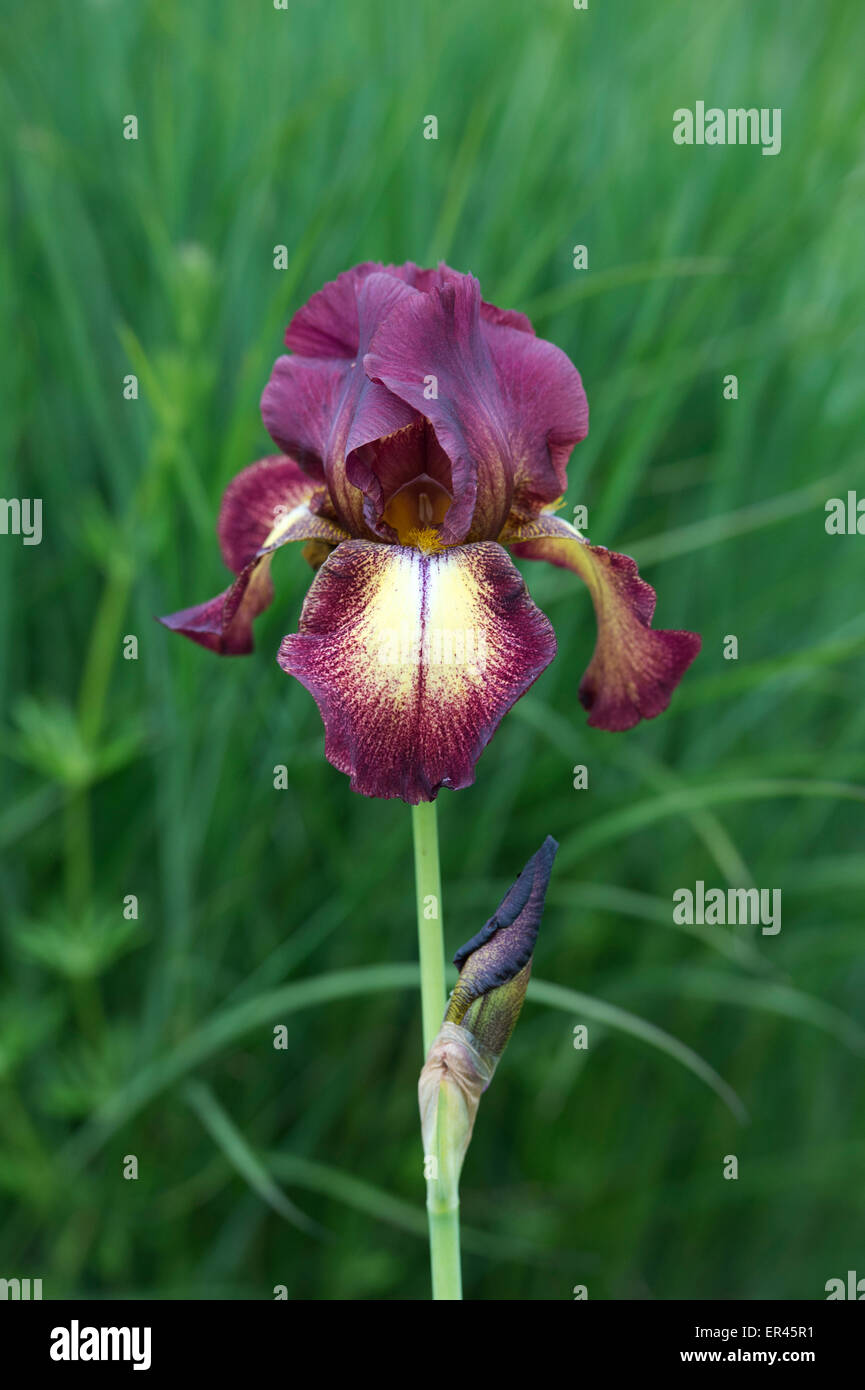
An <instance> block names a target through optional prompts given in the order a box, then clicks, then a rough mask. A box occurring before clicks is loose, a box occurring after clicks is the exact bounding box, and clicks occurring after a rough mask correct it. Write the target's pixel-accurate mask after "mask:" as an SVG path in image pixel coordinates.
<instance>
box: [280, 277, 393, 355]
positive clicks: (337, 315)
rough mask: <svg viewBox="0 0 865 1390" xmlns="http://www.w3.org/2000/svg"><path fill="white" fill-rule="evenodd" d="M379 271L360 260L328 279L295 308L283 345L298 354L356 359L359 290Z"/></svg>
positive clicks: (358, 336)
mask: <svg viewBox="0 0 865 1390" xmlns="http://www.w3.org/2000/svg"><path fill="white" fill-rule="evenodd" d="M382 270H384V266H382V265H380V264H379V262H377V261H363V262H362V263H361V264H360V265H354V266H352V267H351V269H350V270H344V271H342V273H341V274H340V275H337V277H336V279H335V280H329V281H328V283H327V284H326V285H323V286H322V288H321V289H320V290H317V291H316V293H315V294H314V295H312V297H311V298H310V299H308V300H307V301H306V303H305V304H304V305H303V306H302V307H301V308H300V309H298V311H297V313H296V314H295V315H294V317H293V318H292V320H291V323H290V324H289V325H288V328H286V330H285V346H286V347H287V348H289V349H290V350H291V351H292V352H296V353H299V354H300V356H301V357H329V358H344V359H346V360H347V361H352V360H353V359H354V358H356V357H357V350H358V344H359V342H360V335H359V329H358V315H357V297H358V291H359V289H360V286H361V283H362V282H363V281H364V280H365V279H366V278H367V276H369V275H374V274H375V273H376V272H381V271H382Z"/></svg>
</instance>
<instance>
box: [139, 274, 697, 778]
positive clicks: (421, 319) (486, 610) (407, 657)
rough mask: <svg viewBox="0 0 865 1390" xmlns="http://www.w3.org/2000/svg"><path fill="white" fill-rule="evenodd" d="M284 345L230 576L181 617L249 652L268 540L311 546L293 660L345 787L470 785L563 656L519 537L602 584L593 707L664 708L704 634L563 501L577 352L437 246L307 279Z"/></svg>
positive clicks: (236, 510)
mask: <svg viewBox="0 0 865 1390" xmlns="http://www.w3.org/2000/svg"><path fill="white" fill-rule="evenodd" d="M285 342H286V346H287V347H288V348H289V349H290V353H291V355H286V356H283V357H280V358H279V359H278V360H277V362H276V364H275V366H274V368H273V372H272V375H271V378H270V381H269V382H268V385H267V387H266V388H265V391H264V395H263V397H262V403H261V404H262V417H263V419H264V423H265V425H266V427H267V430H268V432H269V433H270V435H271V436H272V438H273V439H274V441H275V443H276V444H277V446H278V448H279V450H280V451H281V452H280V453H279V454H278V455H275V456H272V457H269V458H265V459H262V460H261V461H260V462H258V463H254V464H252V465H251V467H249V468H246V469H245V470H244V471H243V472H242V473H240V474H238V476H237V477H236V478H235V479H234V480H233V481H232V482H231V483H230V484H229V486H228V489H227V491H226V493H225V497H224V499H223V503H222V509H221V512H220V517H219V525H218V534H219V540H220V545H221V549H222V554H223V557H224V559H225V561H226V563H227V565H228V566H229V568H230V569H231V570H232V571H233V572H234V574H235V576H236V577H235V580H234V582H233V583H232V585H231V586H230V587H229V588H228V589H227V590H225V592H224V593H222V594H219V595H218V596H217V597H216V598H214V599H211V600H210V601H209V602H207V603H204V604H200V605H198V606H197V607H194V608H188V609H184V610H183V611H181V612H179V613H175V614H173V615H171V616H170V617H166V618H163V619H161V621H162V622H163V623H164V624H165V625H166V626H167V627H169V628H172V629H174V630H175V631H178V632H182V633H183V634H184V635H185V636H187V637H190V638H192V640H193V641H196V642H198V643H200V644H201V645H202V646H205V647H208V648H209V649H210V650H212V651H215V652H219V653H222V654H224V655H238V654H241V653H246V652H249V651H251V650H252V624H253V620H254V619H255V618H256V617H257V616H258V614H259V613H261V612H262V611H263V610H264V609H265V608H266V607H267V606H268V604H269V603H270V602H271V600H272V598H273V585H272V581H271V576H270V565H271V559H272V556H273V553H274V551H276V550H278V549H279V548H280V547H281V546H283V545H285V544H287V543H288V542H289V541H304V542H306V543H307V544H306V548H305V552H304V553H305V554H306V556H307V558H308V560H309V561H310V563H311V565H312V566H313V568H314V570H315V571H316V573H315V577H314V579H313V581H312V585H311V587H310V589H309V592H308V594H307V596H306V599H305V602H304V604H303V609H302V612H301V615H300V621H299V624H298V631H297V632H296V633H292V634H290V635H289V636H287V637H285V638H284V639H283V642H282V644H281V646H280V649H279V656H278V660H279V664H280V666H281V667H282V669H283V670H284V671H286V672H288V673H289V674H290V675H293V676H295V677H296V678H297V679H298V680H299V681H301V683H302V684H303V685H304V686H306V688H307V689H308V690H309V691H310V693H311V694H312V695H313V697H314V698H315V700H316V702H317V704H318V707H319V710H320V712H321V716H322V719H323V722H324V727H325V753H326V756H327V758H328V759H329V761H330V762H331V763H332V764H333V765H334V766H335V767H337V768H338V769H339V770H340V771H342V772H344V773H347V774H348V775H349V776H350V778H351V786H352V789H353V790H354V791H356V792H360V793H362V794H363V795H366V796H377V797H401V798H402V799H403V800H404V801H407V802H410V803H412V804H417V803H419V802H422V801H432V800H434V799H435V797H436V795H437V794H438V792H439V790H440V788H442V787H452V788H461V787H466V786H469V785H470V784H471V783H472V782H473V781H474V776H475V764H476V762H477V760H478V758H479V757H480V754H481V753H482V751H483V749H484V748H485V746H486V744H487V743H488V742H489V740H490V738H491V737H492V735H493V733H494V732H495V730H496V728H497V727H498V724H499V722H500V720H501V719H502V717H503V716H504V714H505V713H506V712H507V710H509V709H510V707H511V706H512V705H513V704H514V703H515V701H516V700H517V699H519V697H520V696H521V695H523V694H524V693H525V692H526V690H528V688H529V687H530V686H531V685H532V683H533V682H534V681H535V680H537V678H538V676H539V675H540V674H541V672H542V671H543V670H544V669H545V668H546V667H547V666H548V665H549V663H550V662H551V661H552V659H553V656H554V655H555V651H556V639H555V635H554V633H553V629H552V626H551V625H550V623H549V621H548V619H547V618H546V617H545V615H544V614H543V613H541V611H540V610H539V609H538V608H537V607H536V606H535V604H534V603H533V602H532V600H531V598H530V597H529V595H528V592H527V589H526V586H525V583H524V581H523V578H522V576H521V575H520V573H519V571H518V570H517V569H516V567H515V565H514V564H513V562H512V560H511V559H510V557H509V555H508V554H507V551H506V549H505V547H508V548H510V549H511V550H512V552H513V553H514V554H515V555H517V556H519V557H523V558H527V559H532V560H547V561H549V562H550V563H551V564H553V565H558V566H561V567H563V568H566V569H570V570H573V571H574V572H575V573H576V574H577V575H578V576H579V577H580V578H581V579H582V580H583V581H584V582H585V584H586V585H587V587H588V589H589V592H590V595H591V598H592V602H593V604H594V608H595V615H596V618H597V629H598V630H597V641H596V645H595V650H594V654H593V656H592V660H591V662H590V664H589V667H588V669H587V671H586V673H585V675H584V677H583V680H582V682H581V684H580V689H579V697H580V700H581V701H582V703H583V705H584V706H585V708H586V709H587V710H588V711H589V720H588V722H589V724H591V725H593V726H595V727H596V728H602V729H611V730H622V729H629V728H631V727H632V726H633V725H635V724H637V723H638V722H639V720H641V719H650V718H653V717H654V716H655V715H657V714H660V713H661V712H662V710H664V709H666V707H667V705H668V703H669V700H670V696H671V694H672V692H673V690H674V688H675V686H676V685H677V683H678V681H679V680H680V678H681V676H682V674H683V673H684V671H685V670H686V668H687V667H688V665H689V664H690V662H691V661H692V660H693V659H694V657H695V656H696V654H697V652H698V651H699V649H700V638H699V637H698V636H696V634H694V633H691V632H678V631H663V630H655V629H653V628H652V626H651V622H652V616H653V613H654V608H655V593H654V590H653V589H652V588H651V587H650V586H649V585H648V584H646V583H645V582H644V581H643V580H642V579H640V577H639V575H638V573H637V567H636V565H635V563H634V561H633V560H631V559H629V558H628V557H627V556H624V555H617V554H615V553H614V552H612V551H609V550H606V549H604V548H603V547H602V546H597V545H592V544H590V543H589V541H588V540H586V539H585V538H584V537H582V536H581V535H580V534H579V532H578V531H576V530H575V528H574V527H573V526H571V525H570V524H569V523H568V522H567V521H566V520H564V519H563V518H562V517H560V516H557V515H556V508H557V507H558V506H560V505H561V501H562V498H563V494H564V492H565V488H566V482H567V480H566V466H567V462H568V459H569V456H570V453H571V450H572V449H573V447H574V445H575V444H577V443H578V442H579V441H580V440H581V439H583V438H584V437H585V435H586V432H587V429H588V406H587V402H586V396H585V392H584V390H583V386H582V382H581V380H580V375H579V373H578V372H577V370H576V368H575V367H574V366H573V364H572V363H571V362H570V361H569V359H568V358H567V356H566V355H565V354H564V353H563V352H562V351H561V350H560V349H559V348H557V347H555V346H554V345H553V344H552V343H549V342H545V341H544V340H543V339H541V338H538V337H536V336H535V332H534V329H533V328H532V325H531V323H530V322H529V320H528V319H527V318H526V317H525V315H523V314H520V313H516V312H512V311H509V310H502V309H498V308H496V307H495V306H494V305H492V304H487V303H486V302H485V301H484V300H482V298H481V293H480V287H479V285H478V282H477V280H476V279H475V278H474V277H473V276H471V275H462V274H460V273H458V272H457V271H454V270H451V269H450V268H449V267H447V266H445V265H443V264H442V265H440V266H439V267H438V268H437V269H435V270H423V269H421V268H419V267H418V266H415V265H413V264H411V263H407V264H405V265H401V266H382V265H378V264H375V263H371V262H367V263H364V264H363V265H359V266H355V267H354V268H353V269H351V270H348V271H345V272H344V273H343V274H342V275H340V276H338V277H337V279H336V280H334V281H333V282H331V283H330V284H328V285H325V287H324V288H323V289H322V290H320V291H319V292H318V293H317V294H314V295H313V296H312V298H311V299H310V300H309V302H308V303H307V304H306V305H304V307H303V308H302V309H300V310H299V311H298V312H297V313H296V314H295V316H294V318H293V319H292V321H291V323H290V324H289V326H288V329H287V330H286V334H285Z"/></svg>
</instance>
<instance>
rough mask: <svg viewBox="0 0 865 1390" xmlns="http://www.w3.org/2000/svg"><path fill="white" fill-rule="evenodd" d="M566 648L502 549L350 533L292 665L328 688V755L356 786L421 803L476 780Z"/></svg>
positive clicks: (288, 660)
mask: <svg viewBox="0 0 865 1390" xmlns="http://www.w3.org/2000/svg"><path fill="white" fill-rule="evenodd" d="M555 648H556V643H555V637H554V635H553V630H552V628H551V626H550V624H549V622H548V621H547V619H546V618H545V617H544V615H543V613H541V612H540V610H539V609H537V608H536V607H535V605H534V604H533V603H532V601H531V599H530V598H529V596H528V594H527V592H526V587H525V584H524V583H523V580H522V577H521V576H520V574H519V572H518V571H517V570H516V568H515V567H514V565H513V564H512V563H511V561H510V560H509V559H508V557H507V555H506V554H505V552H504V551H503V550H502V549H501V547H500V546H498V545H495V544H493V543H485V544H472V545H464V546H456V547H453V548H451V549H447V550H439V551H437V552H433V553H424V552H423V551H421V550H419V549H415V548H413V547H409V546H399V545H377V544H372V543H370V542H367V541H347V542H346V543H345V544H344V545H340V546H338V547H337V549H336V550H335V551H333V553H332V554H331V555H330V557H329V558H328V559H327V560H326V561H325V563H324V565H323V566H322V568H321V569H320V570H319V572H318V574H317V576H316V578H315V580H314V581H313V584H312V587H311V588H310V590H309V593H308V594H307V597H306V601H305V603H304V605H303V611H302V613H301V618H300V630H299V632H297V633H294V634H292V635H290V636H288V637H286V638H285V639H284V640H283V643H282V646H281V647H280V651H279V663H280V665H281V666H282V668H283V670H285V671H287V672H289V673H290V674H291V675H294V676H296V677H297V679H298V680H299V681H301V683H302V684H303V685H305V686H306V688H307V690H309V691H310V693H311V694H312V695H313V697H314V698H315V700H316V703H317V704H318V707H319V709H320V711H321V716H322V719H323V721H324V726H325V753H326V755H327V757H328V759H329V760H330V762H331V763H333V765H334V767H336V768H338V769H339V770H340V771H341V772H345V773H348V775H349V776H350V777H351V785H352V789H353V790H354V791H356V792H360V793H361V794H362V795H364V796H380V797H401V798H402V799H403V800H404V801H408V802H411V803H412V804H415V803H417V802H419V801H432V800H434V798H435V796H436V795H437V793H438V791H439V789H440V788H441V787H444V786H447V787H454V788H457V787H466V786H469V785H470V784H471V783H472V782H473V781H474V775H475V773H474V769H475V763H476V762H477V759H478V758H479V757H480V754H481V752H482V751H483V749H484V747H485V746H486V744H487V743H488V742H489V740H490V738H491V737H492V735H493V733H494V732H495V729H496V727H497V726H498V723H499V721H500V719H501V718H502V716H503V715H504V714H505V712H506V711H507V710H508V709H510V707H511V705H512V704H513V703H514V701H515V700H517V699H518V698H519V696H520V695H522V694H523V693H524V692H525V691H526V690H527V689H528V687H529V686H530V685H531V684H532V682H533V681H535V680H536V679H537V677H538V676H539V675H540V673H541V671H543V670H544V668H545V667H546V666H547V665H548V664H549V662H550V661H551V660H552V658H553V656H554V654H555Z"/></svg>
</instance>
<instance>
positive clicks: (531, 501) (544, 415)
mask: <svg viewBox="0 0 865 1390" xmlns="http://www.w3.org/2000/svg"><path fill="white" fill-rule="evenodd" d="M484 336H485V338H486V340H487V344H488V345H489V348H490V352H491V353H492V358H493V362H494V363H495V369H496V375H497V377H498V381H499V388H500V390H501V394H502V397H503V399H504V402H505V404H504V410H505V416H506V419H507V430H508V442H509V447H510V452H511V457H512V459H513V467H514V495H513V504H512V505H513V509H514V511H518V512H528V513H530V514H531V513H534V512H536V511H538V510H539V509H540V507H542V506H546V505H548V504H549V503H550V502H555V501H556V500H557V499H558V498H559V497H561V496H562V494H563V493H564V492H565V491H566V489H567V485H568V482H567V471H566V470H567V464H568V459H569V458H570V456H571V450H572V449H573V447H574V445H575V444H578V443H579V442H580V440H581V439H585V437H586V435H587V433H588V429H589V404H588V401H587V400H586V393H585V391H584V390H583V383H582V381H581V379H580V374H579V372H578V371H577V369H576V367H575V366H574V364H573V362H571V360H570V358H569V357H568V356H567V354H566V353H564V352H562V350H561V348H558V347H556V346H555V344H554V343H548V342H547V341H546V340H545V339H544V338H536V337H533V336H530V335H529V334H528V333H526V332H520V331H519V330H518V329H516V328H515V327H513V326H512V325H511V324H508V323H506V322H504V321H501V322H499V323H487V324H485V325H484Z"/></svg>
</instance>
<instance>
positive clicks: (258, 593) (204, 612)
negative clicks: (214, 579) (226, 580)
mask: <svg viewBox="0 0 865 1390" xmlns="http://www.w3.org/2000/svg"><path fill="white" fill-rule="evenodd" d="M284 465H290V466H289V467H285V466H284ZM322 496H323V494H322V492H321V491H320V489H316V488H315V487H314V485H313V484H312V483H311V482H310V480H309V478H306V477H305V476H304V475H303V474H302V473H301V472H300V470H299V469H298V468H297V465H296V464H295V463H293V462H292V461H291V460H290V459H275V460H270V459H263V460H262V461H261V462H260V463H257V464H253V465H252V466H251V467H250V468H246V469H244V470H243V472H242V473H239V474H238V475H237V477H236V478H235V479H234V480H233V482H231V483H229V485H228V489H227V491H226V494H225V497H224V499H223V504H222V511H221V512H220V518H219V535H220V542H221V544H222V552H223V556H224V558H225V561H226V564H227V565H228V566H229V568H234V565H237V566H238V568H237V578H236V579H235V581H234V583H233V584H231V585H230V586H229V587H228V588H227V589H225V590H224V591H223V592H222V593H221V594H217V595H216V597H215V598H212V599H207V600H206V602H204V603H199V604H195V605H194V606H193V607H192V608H183V609H181V610H180V612H178V613H170V614H169V615H168V616H167V617H165V618H159V619H158V621H159V622H160V623H162V625H163V626H164V627H167V628H170V629H171V631H172V632H179V633H181V634H182V635H183V636H184V637H189V638H190V640H191V641H193V642H197V643H198V644H199V646H201V647H207V648H208V650H209V651H212V652H217V653H219V655H220V656H245V655H247V654H248V653H249V652H251V651H252V649H253V641H252V624H253V622H254V620H255V619H256V618H257V617H258V615H259V613H263V612H264V610H265V608H267V607H268V606H269V604H270V603H271V601H272V599H273V582H272V580H271V577H270V562H271V558H272V556H273V552H274V551H275V550H278V549H279V548H280V546H283V545H287V544H288V543H289V541H321V542H324V543H325V545H331V546H336V545H339V543H340V542H341V541H343V540H345V539H346V537H347V534H348V533H347V532H346V531H343V529H342V528H341V527H340V526H337V525H336V524H335V523H334V522H333V521H331V520H329V519H328V518H327V517H324V516H320V515H318V514H317V513H316V512H314V511H312V510H310V504H314V503H316V502H317V501H318V500H320V499H321V497H322ZM274 497H279V498H280V499H281V500H280V501H279V502H276V503H273V505H272V506H271V503H272V500H273V498H274ZM244 501H248V502H249V504H250V508H251V511H250V516H251V519H250V520H249V521H248V522H247V520H246V519H245V515H244V510H243V504H244ZM265 526H267V528H268V529H267V531H266V532H265V534H264V535H263V536H262V535H261V533H262V531H264V528H265ZM259 536H261V543H260V544H259V545H258V546H257V547H256V549H255V551H254V552H253V553H252V554H251V555H248V556H247V558H246V560H245V561H244V562H243V563H241V560H242V557H243V556H244V555H246V552H247V550H248V548H249V546H250V545H251V544H252V543H253V541H254V540H255V539H257V538H258V537H259Z"/></svg>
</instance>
